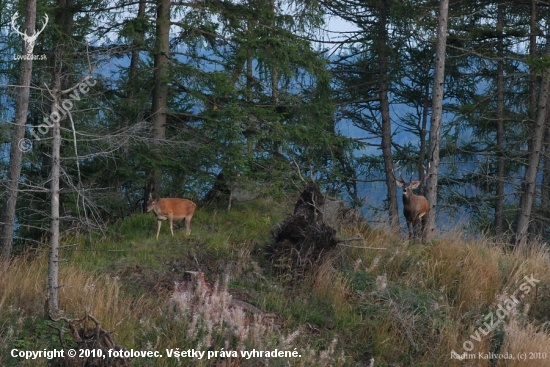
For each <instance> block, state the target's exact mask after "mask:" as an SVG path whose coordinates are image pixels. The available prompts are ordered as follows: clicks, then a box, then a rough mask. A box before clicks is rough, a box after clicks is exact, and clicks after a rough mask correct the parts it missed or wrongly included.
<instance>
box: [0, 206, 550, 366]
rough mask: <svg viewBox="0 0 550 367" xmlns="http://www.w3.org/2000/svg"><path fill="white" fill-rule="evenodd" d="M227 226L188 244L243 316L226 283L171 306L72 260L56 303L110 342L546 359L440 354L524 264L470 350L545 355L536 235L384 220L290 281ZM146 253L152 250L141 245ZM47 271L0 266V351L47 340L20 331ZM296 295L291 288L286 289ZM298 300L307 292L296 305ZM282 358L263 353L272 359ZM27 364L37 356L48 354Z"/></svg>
mask: <svg viewBox="0 0 550 367" xmlns="http://www.w3.org/2000/svg"><path fill="white" fill-rule="evenodd" d="M237 214H238V213H237V212H234V213H232V214H231V215H235V216H236V217H235V218H236V219H235V221H238V216H237ZM247 216H249V217H251V214H250V213H248V214H247ZM222 219H223V218H222ZM251 220H252V219H251ZM205 221H206V220H205ZM221 222H222V220H221V219H220V223H221ZM262 223H263V222H262ZM266 223H267V222H266ZM252 224H253V223H252ZM252 224H251V226H252ZM221 226H222V224H219V227H220V231H219V232H218V233H214V234H209V235H210V236H211V237H212V238H213V239H212V241H213V242H212V243H214V242H215V241H216V238H218V237H219V238H224V241H225V242H228V240H227V238H228V236H229V235H228V234H227V233H225V232H224V231H223V230H222V228H223V227H221ZM269 226H270V223H268V224H265V227H266V228H268V227H269ZM251 228H252V229H253V231H254V233H255V236H257V237H258V238H259V237H261V233H262V231H263V229H258V228H256V227H254V226H252V227H251ZM262 228H264V225H263V224H262ZM243 231H244V229H243ZM232 233H233V232H232ZM238 234H239V236H240V237H239V239H238V240H234V241H233V240H232V241H230V243H229V242H228V244H227V245H225V247H224V248H223V251H222V252H220V254H221V255H219V257H218V258H212V259H211V258H209V257H208V256H212V257H213V256H214V255H211V253H216V251H212V252H211V253H210V252H209V253H208V254H206V253H205V254H203V256H202V257H201V256H200V255H201V253H200V252H198V251H197V249H195V248H192V249H191V251H195V252H197V253H199V255H198V256H199V257H198V259H199V262H200V263H201V265H203V264H204V265H205V267H206V268H208V269H209V270H210V274H207V277H208V278H211V279H214V278H215V277H216V276H219V275H220V274H221V273H223V272H226V273H227V274H230V276H231V277H232V279H235V282H236V283H238V286H239V287H241V288H246V291H247V292H249V293H251V294H253V297H252V299H254V301H255V302H256V303H254V304H255V305H257V307H259V308H261V309H262V310H259V312H256V313H254V312H252V313H251V312H250V310H247V309H245V308H243V307H241V306H242V305H241V306H239V304H238V303H237V304H235V303H234V300H233V299H232V296H231V294H230V293H229V290H228V283H227V282H223V281H222V282H221V283H218V284H217V285H212V288H211V289H207V290H204V289H202V288H200V287H196V288H185V287H183V288H182V287H180V288H178V289H177V290H176V291H175V292H174V293H173V294H172V298H171V301H170V303H167V301H168V299H166V300H163V299H159V298H158V297H153V296H152V295H151V294H147V293H146V292H144V293H143V295H141V296H140V297H138V296H133V297H130V296H129V295H128V289H127V287H126V285H127V283H124V282H123V280H121V279H118V278H116V277H114V276H113V275H109V274H105V273H99V270H98V271H97V272H95V273H91V272H89V271H86V270H83V269H82V268H80V267H78V263H77V261H76V260H74V261H72V262H68V263H63V265H62V266H61V273H60V281H59V283H60V284H61V285H63V286H67V287H65V288H62V289H61V290H60V292H59V294H60V307H61V308H62V309H63V310H64V311H65V315H66V316H68V317H81V316H82V315H83V313H84V312H85V311H88V312H90V313H91V314H93V315H94V316H96V317H97V318H98V319H99V320H100V321H101V322H102V323H103V327H104V328H105V329H107V330H113V331H115V338H116V342H117V343H118V344H121V345H124V346H126V347H127V348H133V349H141V350H145V349H152V350H160V351H164V348H175V347H180V348H191V349H192V348H197V347H202V348H203V350H207V349H208V348H214V349H218V350H219V349H221V348H222V347H224V348H226V350H228V349H231V350H251V349H252V348H256V349H262V348H263V349H267V350H272V349H275V348H278V349H279V350H284V349H285V348H286V349H289V350H293V349H294V347H295V346H298V349H299V350H300V352H301V353H302V358H298V359H291V360H289V361H288V362H289V363H287V361H285V362H284V365H291V366H311V365H323V364H324V365H327V366H329V365H335V366H338V365H341V366H344V365H349V366H356V365H361V366H364V365H369V363H370V360H371V358H374V360H375V363H374V365H375V366H384V365H388V366H389V365H394V366H396V365H400V366H416V365H422V366H442V365H445V366H449V367H453V366H467V365H471V366H482V367H489V366H495V365H496V366H498V367H500V366H534V367H537V366H546V365H548V360H549V358H550V356H547V357H546V358H540V359H533V358H532V359H529V360H528V361H527V362H524V361H518V360H515V361H504V360H500V361H498V362H495V361H490V360H479V359H476V360H474V361H459V360H456V359H451V354H450V353H451V351H452V350H454V351H456V352H457V353H462V352H463V351H464V350H463V345H464V342H465V341H468V340H470V341H471V340H472V339H471V335H475V333H476V331H479V328H480V327H483V325H484V322H485V320H484V317H485V316H486V315H487V314H488V313H490V312H495V311H496V309H497V306H498V305H499V304H501V303H503V302H504V300H506V299H507V298H509V297H510V296H511V295H512V294H514V292H517V291H518V289H519V287H520V285H521V284H522V283H523V282H524V277H525V276H531V275H532V276H533V277H534V278H536V279H537V280H540V283H539V285H540V287H541V291H540V292H537V298H536V299H535V291H533V292H530V293H529V294H528V295H526V297H524V298H522V299H521V304H519V305H517V309H514V316H513V317H508V318H506V319H505V321H504V322H502V323H501V324H500V325H499V326H498V327H497V328H496V329H495V330H492V331H491V332H490V333H488V334H487V335H481V338H480V340H479V341H476V342H474V343H473V345H474V349H473V350H472V351H471V352H470V353H475V354H476V355H477V353H478V352H483V353H487V352H500V353H505V352H509V353H512V354H514V355H517V353H520V352H521V353H527V355H528V356H529V353H530V352H531V353H535V352H541V353H544V352H546V353H550V350H549V348H550V347H549V346H550V340H549V339H550V334H549V332H548V330H547V329H544V328H543V325H541V324H542V322H541V320H540V317H541V316H540V315H542V316H544V312H543V310H546V309H547V308H548V307H550V300H548V299H545V298H543V297H546V296H547V295H548V294H549V293H548V289H549V288H550V271H549V270H550V259H549V252H548V248H547V247H544V246H542V245H533V246H531V247H528V248H525V249H522V250H521V251H511V252H510V251H504V250H503V246H501V245H500V244H494V243H492V242H491V241H490V240H487V239H476V240H464V239H461V238H460V236H458V235H455V236H453V238H446V239H438V240H435V241H433V242H432V243H430V244H420V243H409V242H406V241H403V240H402V238H401V236H400V235H396V234H392V233H389V232H387V231H384V230H382V229H375V230H370V229H365V228H351V229H347V230H346V233H344V234H343V235H342V236H343V237H345V236H349V237H355V236H362V237H363V238H364V240H363V241H361V242H353V243H350V244H351V245H354V246H359V247H361V246H363V247H376V248H384V249H385V250H376V249H368V248H356V247H341V249H340V250H341V252H339V253H338V254H337V255H336V256H334V257H332V258H330V259H326V260H325V261H323V262H321V264H320V265H319V266H318V268H317V269H316V271H315V272H313V273H312V274H311V275H310V277H309V278H307V279H306V282H304V283H302V284H294V285H293V288H292V289H289V288H285V287H282V286H281V285H280V283H277V280H276V279H274V278H270V276H269V273H268V272H266V271H264V269H262V268H261V266H260V265H259V264H262V258H261V257H260V256H261V255H260V256H258V255H257V254H256V252H255V249H256V248H257V247H258V242H257V241H258V239H254V240H248V239H246V238H245V237H246V233H240V232H239V233H238ZM203 236H204V238H205V239H204V238H203V242H200V241H198V242H197V243H198V244H200V246H211V245H212V246H214V247H210V249H212V248H214V249H216V248H217V247H215V244H212V243H211V242H210V237H207V235H206V234H204V235H203ZM241 237H242V238H241ZM225 242H224V243H225ZM216 243H217V242H216ZM186 246H193V244H191V243H189V244H187V243H186ZM197 246H198V245H197ZM187 250H189V248H187V247H186V251H187ZM154 251H155V249H154V248H152V249H151V253H153V252H154ZM94 256H96V255H94ZM97 256H105V255H97ZM178 256H182V255H181V254H179V255H178ZM227 256H231V259H230V260H228V259H227ZM103 261H104V263H105V262H106V260H104V259H103ZM194 261H195V262H196V259H195V260H194ZM208 261H210V262H208ZM136 263H139V259H138V260H136ZM140 266H144V267H145V266H146V265H141V264H140ZM354 276H357V279H359V280H357V279H356V278H354ZM46 279H47V259H46V258H36V259H31V258H29V257H21V258H17V259H15V260H14V261H13V262H12V263H11V264H10V266H9V267H8V268H0V348H2V347H3V346H4V345H6V346H7V345H10V346H11V345H15V343H18V342H21V341H22V340H23V341H25V342H27V343H29V345H32V346H33V348H35V349H41V348H46V347H50V348H51V347H52V346H51V345H48V344H47V340H46V338H42V339H40V338H38V336H37V335H38V331H36V330H33V331H32V332H33V333H36V335H34V334H31V335H29V332H27V334H26V335H25V332H24V330H25V328H29V327H34V324H39V321H40V320H41V318H42V316H43V312H44V311H43V310H44V294H45V291H46ZM124 281H126V282H127V281H128V279H124ZM249 286H250V289H248V287H249ZM297 295H298V296H297ZM293 296H294V297H296V298H300V299H299V300H296V299H292V297H293ZM269 297H271V298H269ZM302 300H303V301H304V302H307V303H304V304H303V305H302V304H301V301H302ZM277 302H278V303H277ZM268 303H269V304H268ZM327 305H328V307H327ZM535 305H537V309H538V310H542V311H539V314H540V315H539V316H538V317H539V318H538V319H537V318H536V317H534V316H533V309H535ZM315 307H318V308H319V310H320V309H322V308H323V307H326V309H323V310H321V311H319V310H315V311H317V312H316V313H315V314H314V315H313V316H314V317H313V316H312V314H313V313H310V311H311V309H312V308H315ZM285 308H286V309H287V312H285V311H284V309H285ZM265 310H277V312H278V314H277V315H275V316H274V317H273V315H269V316H268V315H266V314H265V312H266V311H265ZM281 315H284V316H281ZM329 318H331V319H333V320H332V321H334V322H333V323H332V326H330V327H328V326H326V325H325V323H324V321H326V320H327V319H329ZM275 320H277V322H275ZM304 320H307V321H304ZM312 320H313V321H312ZM315 320H319V321H317V323H315V322H316V321H315ZM326 324H327V325H328V324H329V323H326ZM29 325H31V326H29ZM44 329H46V330H48V331H49V329H48V328H46V327H44ZM50 339H51V338H50ZM33 343H34V344H33ZM50 343H51V342H50ZM342 353H345V355H346V358H344V357H343V355H342ZM536 356H537V355H531V357H536ZM541 357H542V356H541ZM6 358H7V357H4V356H2V355H1V353H0V364H2V365H6V364H7V363H12V362H11V360H9V359H6ZM138 362H139V361H138ZM262 362H265V361H261V360H258V359H250V360H246V359H231V360H221V359H218V360H217V361H214V360H212V361H201V362H198V361H183V360H182V364H183V365H198V366H206V365H209V366H210V365H211V366H213V365H217V366H222V365H228V366H229V365H231V366H256V365H258V364H260V363H262ZM279 362H280V361H279ZM136 363H137V362H136ZM149 363H150V365H152V366H153V365H154V366H168V365H171V364H170V363H175V360H172V362H170V361H169V359H168V358H162V359H157V360H154V361H150V362H149ZM282 364H283V362H280V363H278V361H276V360H272V361H271V362H270V365H273V366H279V365H282ZM12 365H13V364H12ZM28 365H33V366H34V365H36V366H39V365H46V361H39V363H36V361H35V363H34V364H28ZM136 365H137V364H136Z"/></svg>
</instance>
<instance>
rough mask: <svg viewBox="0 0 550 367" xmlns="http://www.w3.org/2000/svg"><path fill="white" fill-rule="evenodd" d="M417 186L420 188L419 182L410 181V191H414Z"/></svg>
mask: <svg viewBox="0 0 550 367" xmlns="http://www.w3.org/2000/svg"><path fill="white" fill-rule="evenodd" d="M418 186H420V181H412V182H411V184H410V186H409V187H410V188H411V189H416V188H417V187H418Z"/></svg>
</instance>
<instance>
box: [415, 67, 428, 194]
mask: <svg viewBox="0 0 550 367" xmlns="http://www.w3.org/2000/svg"><path fill="white" fill-rule="evenodd" d="M427 73H428V72H426V74H427ZM429 103H430V86H429V85H428V84H426V90H425V92H424V106H423V110H422V123H421V126H420V134H419V138H420V152H419V153H418V177H419V180H420V181H421V182H424V176H425V172H426V171H425V167H424V166H423V165H424V160H425V159H426V131H427V130H426V126H427V125H428V104H429ZM421 195H426V187H425V186H424V187H422V188H421Z"/></svg>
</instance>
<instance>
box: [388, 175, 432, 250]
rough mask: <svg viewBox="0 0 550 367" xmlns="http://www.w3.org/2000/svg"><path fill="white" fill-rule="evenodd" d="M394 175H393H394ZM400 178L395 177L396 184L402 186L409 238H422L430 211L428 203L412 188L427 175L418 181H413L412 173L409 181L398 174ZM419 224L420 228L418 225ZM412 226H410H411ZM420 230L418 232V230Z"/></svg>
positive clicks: (418, 184) (419, 183)
mask: <svg viewBox="0 0 550 367" xmlns="http://www.w3.org/2000/svg"><path fill="white" fill-rule="evenodd" d="M394 177H395V175H394ZM399 177H400V179H399V180H398V179H397V178H396V179H395V182H396V183H397V186H399V187H402V188H403V214H404V215H405V219H406V220H407V227H408V228H409V240H410V239H411V237H413V235H414V239H416V238H418V237H419V235H420V238H421V239H422V240H424V236H425V230H426V220H427V214H428V212H429V211H430V203H429V202H428V200H427V199H426V198H425V197H424V196H421V195H415V194H414V193H413V190H414V189H416V188H417V187H418V186H420V185H421V184H422V182H424V180H425V179H426V178H427V177H428V175H426V176H424V178H423V179H422V180H420V181H413V180H412V175H411V179H410V180H409V182H407V181H405V180H404V179H403V176H402V175H401V174H399ZM419 224H421V228H418V227H419ZM411 227H412V228H411ZM419 230H420V233H418V231H419Z"/></svg>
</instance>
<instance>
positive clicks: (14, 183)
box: [0, 0, 36, 262]
mask: <svg viewBox="0 0 550 367" xmlns="http://www.w3.org/2000/svg"><path fill="white" fill-rule="evenodd" d="M35 28H36V0H28V1H27V8H26V12H25V32H26V34H33V33H34V32H35ZM22 50H23V52H22V55H23V56H24V57H23V60H22V61H21V76H20V78H19V86H20V88H19V94H18V97H17V105H16V107H15V121H14V129H13V133H12V134H13V135H12V137H11V147H10V170H9V174H8V181H7V185H6V186H7V187H6V196H5V201H4V206H3V213H2V223H3V225H2V234H1V239H0V241H1V243H0V261H6V262H8V261H9V260H10V258H11V252H12V249H13V230H14V226H15V208H16V204H17V196H18V193H19V179H20V178H21V166H22V163H23V152H22V150H21V148H22V146H23V145H21V143H22V139H23V138H24V137H25V125H26V123H27V111H28V109H29V94H30V85H31V76H32V54H33V52H32V49H31V48H30V47H27V44H26V42H25V41H23V48H22ZM28 51H30V52H28Z"/></svg>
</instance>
